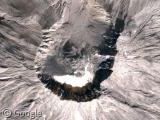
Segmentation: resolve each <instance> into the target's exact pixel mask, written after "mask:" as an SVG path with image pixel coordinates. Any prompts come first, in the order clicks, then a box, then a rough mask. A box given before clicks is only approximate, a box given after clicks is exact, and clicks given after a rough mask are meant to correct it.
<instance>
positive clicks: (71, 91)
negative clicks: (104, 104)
mask: <svg viewBox="0 0 160 120" xmlns="http://www.w3.org/2000/svg"><path fill="white" fill-rule="evenodd" d="M123 29H124V21H123V20H121V19H117V20H116V24H115V26H114V27H113V26H112V27H110V29H109V30H108V31H106V33H105V34H104V42H103V43H102V44H101V45H100V46H99V48H98V50H99V54H100V55H109V56H111V57H110V58H108V59H106V60H105V61H103V62H101V63H100V64H99V65H98V70H97V71H96V72H95V75H94V78H93V81H92V83H87V84H86V85H85V86H83V87H74V86H72V85H69V84H66V83H63V84H62V83H59V82H58V81H56V80H55V79H53V78H52V76H50V75H48V74H43V73H42V74H39V75H38V78H39V79H40V80H41V82H42V83H44V84H45V85H46V87H47V88H48V89H50V90H51V91H52V92H53V93H54V94H56V95H58V96H59V97H60V98H61V99H63V100H73V101H77V102H87V101H91V100H93V99H95V98H98V97H99V96H100V95H101V86H100V84H101V82H102V81H104V80H106V79H107V78H108V77H109V76H110V75H111V74H112V72H113V71H112V70H111V68H112V67H113V64H114V56H115V55H116V54H117V52H118V51H117V48H116V42H117V39H118V37H119V35H120V32H122V31H123ZM66 49H67V48H66ZM67 50H68V49H67Z"/></svg>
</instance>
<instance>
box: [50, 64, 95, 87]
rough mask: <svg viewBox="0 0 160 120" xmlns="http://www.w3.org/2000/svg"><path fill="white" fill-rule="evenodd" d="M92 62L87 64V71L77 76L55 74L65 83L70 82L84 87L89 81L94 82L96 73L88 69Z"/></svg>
mask: <svg viewBox="0 0 160 120" xmlns="http://www.w3.org/2000/svg"><path fill="white" fill-rule="evenodd" d="M89 65H90V64H87V65H86V66H85V73H84V75H83V76H80V77H79V76H75V75H63V76H56V75H55V76H53V77H54V79H55V80H56V81H58V82H59V83H61V84H63V83H66V84H69V85H72V86H74V87H82V86H85V85H86V84H87V83H89V82H92V80H93V77H94V74H93V73H92V72H91V71H89V70H88V67H90V66H89Z"/></svg>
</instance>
